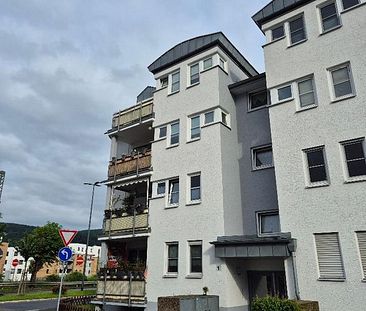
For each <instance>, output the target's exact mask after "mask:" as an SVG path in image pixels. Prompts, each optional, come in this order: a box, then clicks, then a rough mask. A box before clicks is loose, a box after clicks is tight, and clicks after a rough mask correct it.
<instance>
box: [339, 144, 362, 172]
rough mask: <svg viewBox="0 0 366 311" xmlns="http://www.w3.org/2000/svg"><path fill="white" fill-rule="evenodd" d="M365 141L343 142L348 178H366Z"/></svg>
mask: <svg viewBox="0 0 366 311" xmlns="http://www.w3.org/2000/svg"><path fill="white" fill-rule="evenodd" d="M364 143H365V140H364V139H359V140H353V141H349V142H343V143H342V145H343V148H344V155H345V158H346V164H347V170H348V177H358V176H366V160H365V150H364Z"/></svg>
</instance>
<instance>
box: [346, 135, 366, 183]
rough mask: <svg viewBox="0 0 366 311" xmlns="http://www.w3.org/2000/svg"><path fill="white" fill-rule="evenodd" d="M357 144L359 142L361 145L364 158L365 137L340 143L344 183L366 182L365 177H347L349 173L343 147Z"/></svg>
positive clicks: (365, 148)
mask: <svg viewBox="0 0 366 311" xmlns="http://www.w3.org/2000/svg"><path fill="white" fill-rule="evenodd" d="M357 142H360V143H361V144H362V147H363V152H364V156H365V157H366V141H365V137H360V138H356V139H351V140H346V141H341V142H340V147H341V158H342V163H343V173H344V178H345V182H358V181H366V175H360V176H352V177H351V176H349V172H348V165H347V158H346V151H345V149H344V146H346V145H351V144H354V143H357Z"/></svg>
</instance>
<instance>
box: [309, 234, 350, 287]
mask: <svg viewBox="0 0 366 311" xmlns="http://www.w3.org/2000/svg"><path fill="white" fill-rule="evenodd" d="M315 244H316V253H317V256H318V265H319V274H320V276H319V279H330V280H342V279H345V278H346V276H345V272H344V266H343V260H342V254H341V248H340V245H339V237H338V233H321V234H315Z"/></svg>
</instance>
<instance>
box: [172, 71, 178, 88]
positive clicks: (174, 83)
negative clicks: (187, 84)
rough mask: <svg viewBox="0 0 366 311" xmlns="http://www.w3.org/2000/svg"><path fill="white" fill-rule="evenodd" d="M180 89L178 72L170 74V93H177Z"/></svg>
mask: <svg viewBox="0 0 366 311" xmlns="http://www.w3.org/2000/svg"><path fill="white" fill-rule="evenodd" d="M179 89H180V72H179V71H178V72H175V73H173V74H172V88H171V93H175V92H178V91H179Z"/></svg>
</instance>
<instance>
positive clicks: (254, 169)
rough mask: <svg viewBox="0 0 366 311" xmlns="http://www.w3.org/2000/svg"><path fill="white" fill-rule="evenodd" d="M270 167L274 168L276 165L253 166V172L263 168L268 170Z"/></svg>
mask: <svg viewBox="0 0 366 311" xmlns="http://www.w3.org/2000/svg"><path fill="white" fill-rule="evenodd" d="M269 168H274V165H270V166H263V167H253V168H252V172H257V171H263V170H267V169H269Z"/></svg>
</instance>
